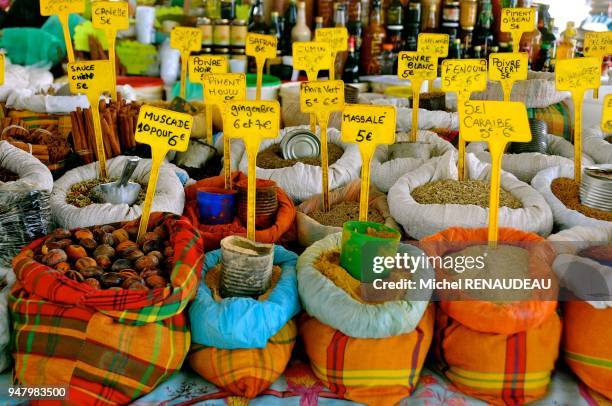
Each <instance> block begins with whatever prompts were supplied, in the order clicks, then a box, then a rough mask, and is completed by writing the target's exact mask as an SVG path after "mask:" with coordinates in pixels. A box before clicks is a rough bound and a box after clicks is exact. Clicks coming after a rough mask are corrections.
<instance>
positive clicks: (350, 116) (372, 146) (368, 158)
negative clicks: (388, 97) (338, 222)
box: [342, 104, 395, 221]
mask: <svg viewBox="0 0 612 406" xmlns="http://www.w3.org/2000/svg"><path fill="white" fill-rule="evenodd" d="M342 141H344V142H350V143H353V144H357V145H358V146H359V152H361V192H360V195H359V221H367V220H368V201H369V194H370V163H371V162H372V155H374V151H375V150H376V147H377V146H378V145H381V144H393V143H394V142H395V107H393V106H372V105H365V104H349V105H347V106H345V107H344V110H343V111H342Z"/></svg>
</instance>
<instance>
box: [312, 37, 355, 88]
mask: <svg viewBox="0 0 612 406" xmlns="http://www.w3.org/2000/svg"><path fill="white" fill-rule="evenodd" d="M315 40H316V41H317V42H325V43H327V44H329V47H330V48H329V56H330V61H331V68H330V70H329V80H334V79H335V75H336V69H335V63H336V55H337V54H338V52H345V51H346V50H347V49H348V30H347V29H346V27H330V28H317V29H316V30H315ZM308 80H311V79H310V78H309V79H308Z"/></svg>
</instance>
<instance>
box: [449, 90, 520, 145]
mask: <svg viewBox="0 0 612 406" xmlns="http://www.w3.org/2000/svg"><path fill="white" fill-rule="evenodd" d="M458 108H459V110H460V115H459V117H461V120H460V121H459V131H460V132H461V136H462V137H463V138H464V139H465V140H466V141H489V142H492V141H495V140H499V141H500V142H507V141H515V142H528V141H530V140H531V131H530V129H529V121H528V119H527V110H526V109H525V105H524V104H523V103H520V102H500V101H488V100H483V101H477V100H471V101H466V102H464V103H463V105H462V104H459V105H458Z"/></svg>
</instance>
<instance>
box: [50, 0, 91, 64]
mask: <svg viewBox="0 0 612 406" xmlns="http://www.w3.org/2000/svg"><path fill="white" fill-rule="evenodd" d="M84 11H85V0H40V15H42V16H45V17H47V16H52V15H56V16H57V18H59V20H60V23H61V24H62V31H63V33H64V42H65V43H66V53H67V54H68V62H74V50H73V49H72V39H70V30H69V29H68V16H69V15H70V14H71V13H77V14H81V13H83V12H84Z"/></svg>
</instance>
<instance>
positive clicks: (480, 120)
mask: <svg viewBox="0 0 612 406" xmlns="http://www.w3.org/2000/svg"><path fill="white" fill-rule="evenodd" d="M457 108H458V110H459V117H460V119H459V132H460V133H461V136H462V137H464V138H465V140H466V141H484V142H486V143H488V144H489V152H490V153H491V191H490V193H489V243H490V245H491V246H492V247H495V246H496V243H497V228H498V227H497V222H498V212H499V191H500V175H501V160H502V157H503V154H504V150H505V149H506V145H507V144H508V142H528V141H531V131H530V130H529V120H528V118H527V109H526V108H525V105H524V104H523V103H520V102H499V101H474V100H472V101H466V102H465V103H462V104H458V105H457Z"/></svg>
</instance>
